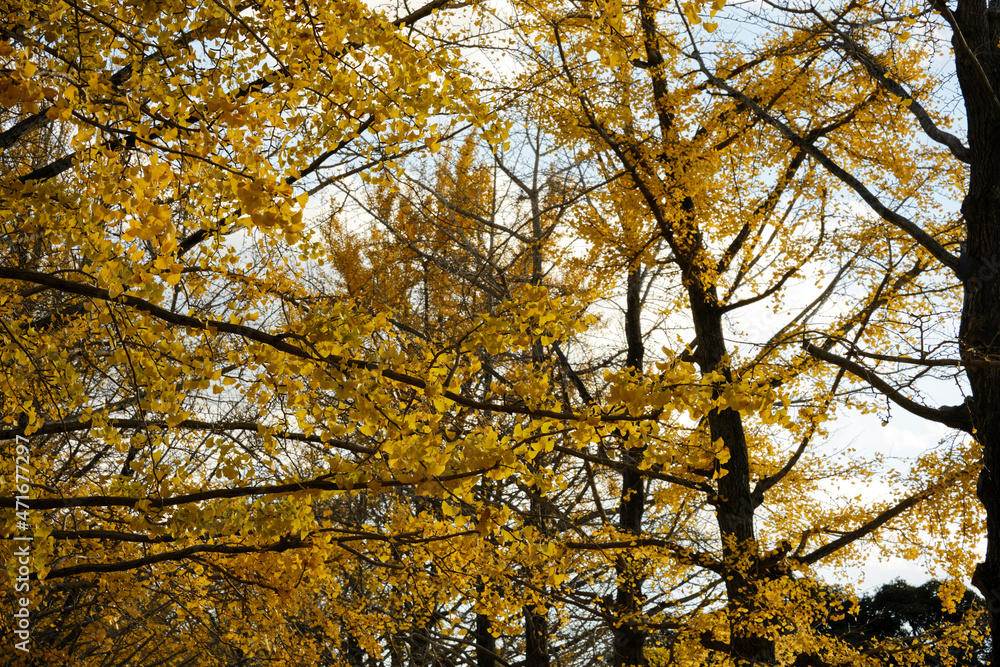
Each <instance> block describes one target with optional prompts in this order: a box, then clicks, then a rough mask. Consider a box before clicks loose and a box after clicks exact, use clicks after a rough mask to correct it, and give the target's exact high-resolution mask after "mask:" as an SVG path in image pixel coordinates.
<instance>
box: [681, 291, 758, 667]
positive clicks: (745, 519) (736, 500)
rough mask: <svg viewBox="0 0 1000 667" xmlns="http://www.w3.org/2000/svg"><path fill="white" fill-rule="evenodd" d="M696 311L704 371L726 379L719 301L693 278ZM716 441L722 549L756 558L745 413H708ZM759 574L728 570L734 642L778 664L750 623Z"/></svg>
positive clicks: (743, 656) (740, 658)
mask: <svg viewBox="0 0 1000 667" xmlns="http://www.w3.org/2000/svg"><path fill="white" fill-rule="evenodd" d="M688 293H689V295H690V298H691V312H692V315H693V316H694V327H695V336H696V339H697V343H698V347H697V350H696V351H695V355H694V357H695V361H696V362H697V363H698V366H699V368H700V370H701V372H702V373H705V374H707V373H711V372H713V371H714V372H718V373H721V374H722V376H723V377H724V379H725V381H726V382H731V381H732V379H733V378H732V372H731V370H730V367H729V364H728V362H727V361H726V343H725V338H724V336H723V328H722V313H721V311H720V310H719V309H718V308H717V307H716V306H715V305H714V304H715V303H716V297H715V293H714V289H711V290H708V291H705V290H703V289H701V288H700V283H699V282H698V281H697V279H696V280H695V281H692V283H691V285H690V286H689V288H688ZM708 425H709V432H710V437H711V438H712V442H715V441H717V440H720V439H721V440H722V442H723V444H724V445H725V446H726V447H727V448H728V449H729V461H728V462H727V463H726V464H725V465H724V466H722V470H723V471H724V472H725V474H724V475H723V476H722V477H721V478H720V479H719V481H718V492H719V497H718V499H717V508H716V521H717V522H718V526H719V534H720V536H721V537H722V553H723V557H724V559H725V562H726V564H727V565H729V566H731V565H732V564H734V563H736V562H743V563H746V564H748V565H749V566H750V567H751V568H753V566H754V565H755V564H756V563H757V560H758V553H757V538H756V536H755V535H754V529H753V515H754V505H753V500H752V498H751V489H750V455H749V451H748V449H747V441H746V434H745V432H744V430H743V422H742V420H741V418H740V414H739V413H738V412H736V411H734V410H728V409H727V410H721V411H720V410H713V411H712V412H711V413H709V415H708ZM757 591H758V588H757V582H756V581H755V573H754V572H752V571H746V570H745V569H737V568H733V569H731V570H730V571H728V572H727V578H726V597H727V602H728V607H729V625H730V628H729V647H730V652H731V655H732V658H733V659H734V661H735V662H736V664H738V665H744V664H750V665H752V664H756V663H760V664H768V665H770V664H774V662H775V654H774V642H772V641H770V640H768V639H767V638H765V637H763V636H760V635H759V634H758V632H756V631H755V630H754V628H753V626H751V625H749V624H748V623H747V616H748V612H752V611H753V610H754V608H755V607H756V606H757V603H756V596H757Z"/></svg>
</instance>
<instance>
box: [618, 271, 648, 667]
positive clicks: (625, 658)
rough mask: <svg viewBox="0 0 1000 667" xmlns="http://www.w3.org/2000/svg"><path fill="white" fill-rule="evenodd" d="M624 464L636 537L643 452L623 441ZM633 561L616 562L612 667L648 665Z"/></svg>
mask: <svg viewBox="0 0 1000 667" xmlns="http://www.w3.org/2000/svg"><path fill="white" fill-rule="evenodd" d="M641 291H642V271H641V269H640V267H639V266H634V267H632V268H630V269H629V273H628V282H627V288H626V307H625V339H626V341H627V343H628V352H627V354H626V359H625V367H626V368H627V369H632V370H633V371H634V372H636V373H641V372H642V367H643V358H644V356H645V347H644V345H643V341H642V325H641V322H640V316H641V314H642V300H641ZM622 443H623V454H622V462H623V463H625V464H626V465H627V466H629V467H628V468H626V469H625V470H623V471H622V492H621V500H620V504H619V506H618V527H619V528H621V529H622V530H623V531H625V532H628V533H631V534H633V535H639V534H641V533H642V515H643V513H644V512H645V505H646V489H645V485H644V483H643V477H642V473H641V472H639V471H638V470H637V469H636V468H637V467H638V465H639V464H640V463H641V462H642V457H643V449H642V448H632V449H628V448H626V447H625V445H626V442H625V439H624V438H622ZM629 563H631V560H630V559H629V558H627V557H625V556H620V557H619V558H618V560H617V562H616V563H615V573H616V574H617V575H618V576H617V579H618V582H619V583H618V590H617V591H616V595H615V612H616V616H617V623H616V625H615V627H614V628H613V632H614V646H613V654H612V665H613V667H635V666H637V665H646V664H647V663H646V658H645V646H646V635H647V631H646V629H645V628H644V627H643V626H642V625H641V624H640V623H639V617H640V615H641V613H642V585H643V579H642V578H641V577H640V576H639V574H638V573H637V572H636V571H635V570H634V569H632V568H629Z"/></svg>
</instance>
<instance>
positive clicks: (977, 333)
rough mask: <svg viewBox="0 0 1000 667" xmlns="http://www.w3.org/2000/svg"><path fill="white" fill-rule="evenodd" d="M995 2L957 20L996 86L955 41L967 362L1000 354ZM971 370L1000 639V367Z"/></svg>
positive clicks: (990, 586)
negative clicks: (962, 112) (963, 174)
mask: <svg viewBox="0 0 1000 667" xmlns="http://www.w3.org/2000/svg"><path fill="white" fill-rule="evenodd" d="M990 5H991V6H990V7H987V4H986V2H985V1H984V0H976V1H970V0H960V2H959V3H958V9H957V10H956V12H955V17H956V19H957V22H958V25H959V27H960V29H961V32H962V36H964V38H965V42H966V43H967V44H968V47H969V50H971V52H972V53H974V54H976V56H975V58H976V60H978V65H979V66H980V67H981V68H982V70H981V72H982V74H985V75H986V77H987V79H988V80H989V83H990V86H991V87H992V91H990V90H989V89H988V88H987V87H986V86H985V85H984V82H983V80H982V75H981V73H980V71H977V69H978V68H977V66H976V62H975V60H973V58H972V57H970V55H969V54H968V53H967V52H966V50H965V48H963V46H962V44H961V42H960V40H959V39H958V37H957V36H956V38H955V39H954V40H953V41H954V45H955V66H956V71H957V73H958V81H959V84H960V85H961V87H962V95H963V97H964V98H965V108H966V113H967V116H968V123H969V134H968V137H969V149H970V151H971V165H970V172H969V191H968V194H967V195H966V197H965V201H964V202H963V203H962V215H963V216H964V218H965V223H966V243H965V248H964V251H963V256H962V265H963V268H964V271H965V275H963V276H962V278H963V282H964V286H965V299H964V304H963V308H962V323H961V327H960V329H959V344H960V347H961V353H962V359H963V360H965V361H973V360H981V359H983V358H989V359H1000V114H998V112H997V109H996V92H997V91H998V90H1000V48H998V38H1000V6H997V3H996V0H994V1H993V2H991V3H990ZM991 97H992V99H991ZM966 372H967V374H968V378H969V384H970V385H971V388H972V398H971V400H969V402H968V405H969V409H970V410H971V413H972V424H973V426H974V428H975V431H976V433H975V437H976V439H977V440H978V441H979V442H980V444H982V446H983V471H982V473H981V474H980V476H979V484H978V488H977V495H978V496H979V500H980V501H981V502H982V503H983V506H984V507H985V508H986V530H987V546H986V559H985V560H984V562H982V563H980V564H979V565H978V566H977V567H976V573H975V576H974V577H973V582H972V583H973V584H974V585H975V586H976V587H977V588H978V589H979V590H980V592H981V593H982V594H983V596H984V597H985V598H986V603H987V609H988V610H989V618H990V630H991V633H992V636H993V637H1000V369H998V368H996V367H992V368H990V367H982V366H968V367H967V371H966ZM991 663H992V664H994V665H1000V642H997V641H995V640H994V642H993V649H992V656H991Z"/></svg>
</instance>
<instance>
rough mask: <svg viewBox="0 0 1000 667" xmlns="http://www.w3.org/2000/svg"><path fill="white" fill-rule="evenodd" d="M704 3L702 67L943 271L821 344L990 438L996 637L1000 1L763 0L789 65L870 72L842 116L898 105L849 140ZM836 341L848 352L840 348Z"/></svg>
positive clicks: (919, 409)
mask: <svg viewBox="0 0 1000 667" xmlns="http://www.w3.org/2000/svg"><path fill="white" fill-rule="evenodd" d="M690 7H692V8H693V9H692V11H691V13H690V14H689V16H688V17H687V26H686V39H685V38H681V39H678V40H677V42H676V46H677V48H678V49H679V50H680V51H681V52H683V53H684V54H685V56H686V57H687V59H688V60H689V62H690V63H691V64H692V66H693V67H696V68H697V69H698V70H699V72H700V74H701V76H702V80H703V81H705V82H706V83H707V84H708V85H710V86H711V87H712V88H713V89H715V90H717V91H719V92H721V93H723V94H725V95H727V96H729V97H730V98H731V99H733V100H734V101H736V102H737V103H738V104H740V106H741V108H742V110H743V111H744V112H745V113H746V114H749V115H750V116H752V117H754V118H756V119H757V120H758V122H762V123H766V124H767V125H769V126H770V127H772V128H773V129H774V130H775V132H777V133H778V134H779V136H780V138H781V141H783V142H788V143H789V144H791V145H793V146H794V147H795V149H797V150H800V151H803V152H805V153H806V154H808V155H809V156H810V158H811V159H812V160H814V161H815V162H816V163H818V164H820V165H822V167H823V169H824V170H825V171H826V172H827V173H828V174H830V175H831V176H832V177H833V178H835V179H836V180H837V181H838V182H839V185H840V188H841V189H842V190H844V191H846V192H848V193H850V196H851V197H853V198H854V199H855V200H856V201H858V202H859V203H863V205H864V207H865V208H866V209H867V210H868V211H869V212H870V213H869V217H871V218H873V219H875V220H877V221H878V223H879V224H880V230H879V231H880V235H881V237H882V238H897V239H901V240H902V241H903V242H904V243H908V244H910V245H911V246H912V247H913V248H914V249H915V254H916V257H917V259H916V262H915V266H914V269H916V267H917V265H919V266H921V267H924V268H923V270H925V271H932V272H933V273H934V274H936V276H937V279H936V290H935V295H934V296H933V298H932V297H927V298H925V299H924V300H923V302H922V303H918V304H915V305H914V306H912V307H911V309H908V310H909V312H907V315H908V317H906V318H901V319H897V320H895V321H894V322H892V325H893V327H894V328H895V329H896V331H892V329H891V328H889V329H887V331H886V333H887V334H888V335H887V336H883V337H882V340H881V341H880V340H862V341H858V340H846V341H845V340H837V339H835V338H827V339H826V341H825V342H826V344H827V345H829V346H828V347H825V349H824V348H822V347H819V346H815V345H810V346H808V347H807V350H808V352H809V353H810V354H811V355H812V356H814V357H815V358H817V359H819V360H822V361H823V362H824V363H827V364H830V365H832V366H833V367H835V368H838V369H840V370H841V371H842V372H847V373H850V374H851V375H852V376H854V377H855V378H857V379H858V380H859V381H860V382H862V383H865V384H868V385H869V386H870V387H872V388H873V389H875V390H876V391H877V392H879V393H881V394H882V395H883V396H885V397H886V399H887V400H888V401H891V402H892V403H893V404H895V405H897V406H899V407H901V408H902V409H904V410H907V411H909V412H911V413H913V414H915V415H917V416H919V417H921V418H924V419H927V420H930V421H934V422H938V423H940V424H944V425H945V426H948V427H950V428H953V429H958V430H960V431H963V432H965V433H966V434H968V435H969V436H971V438H972V439H974V440H975V442H976V443H977V444H978V446H979V447H980V448H981V458H979V459H978V460H979V464H980V472H979V474H978V480H977V484H976V487H975V490H974V497H976V498H977V499H978V500H979V501H980V502H981V503H982V506H983V508H984V509H985V513H986V520H985V526H986V528H987V533H988V541H987V547H986V555H985V559H984V560H983V562H981V563H979V564H977V565H976V567H975V570H974V572H971V573H970V574H971V581H972V583H973V584H974V585H975V587H976V588H978V589H979V591H980V592H981V593H982V595H983V596H984V597H985V599H986V600H987V605H986V606H987V609H988V611H989V614H990V627H991V630H992V632H993V633H994V634H995V633H996V632H997V631H998V630H1000V605H998V602H1000V592H998V591H1000V588H998V586H1000V584H998V582H1000V552H998V544H1000V541H998V540H1000V534H998V524H997V521H998V518H1000V505H998V502H1000V500H998V499H1000V486H998V484H1000V481H998V479H997V477H996V475H995V474H994V473H993V472H992V471H993V470H994V469H995V467H996V463H995V462H996V457H997V452H998V447H1000V445H998V443H997V440H996V438H997V433H998V430H997V424H998V413H997V409H996V406H997V397H998V391H1000V390H998V387H1000V385H998V378H1000V375H998V368H997V362H996V355H997V353H998V351H997V344H998V339H997V332H998V331H1000V321H998V319H997V318H998V317H1000V315H998V313H1000V311H998V309H997V307H996V304H997V300H998V297H1000V292H998V290H1000V286H998V279H997V278H998V272H997V261H996V257H997V250H998V246H997V244H998V238H1000V237H998V236H997V233H996V229H997V217H996V216H997V215H998V214H997V206H996V196H997V192H998V191H1000V181H998V180H997V179H998V178H1000V175H998V174H1000V170H998V169H997V156H998V155H1000V144H998V135H997V131H998V129H997V128H998V127H1000V125H998V123H997V121H998V119H1000V96H998V93H997V90H998V86H1000V69H998V62H1000V61H998V52H997V49H998V48H1000V47H998V39H997V36H998V33H997V8H996V7H995V6H994V4H993V3H986V2H975V1H972V2H970V1H966V0H958V2H955V3H949V2H944V1H935V2H928V3H888V4H884V5H879V6H877V7H876V6H865V5H860V4H858V3H843V4H836V3H835V4H834V5H831V6H829V7H824V8H822V9H821V8H819V7H816V6H813V5H810V4H807V3H794V2H793V3H767V6H766V7H762V8H761V12H760V13H759V14H757V15H756V16H758V17H759V18H760V19H761V20H769V21H770V20H776V21H777V22H779V23H780V24H781V25H783V26H786V28H787V31H788V33H790V34H791V35H792V36H791V37H790V38H789V37H788V35H787V34H786V35H785V36H784V39H783V40H782V41H780V43H779V42H775V43H774V46H773V47H772V48H773V49H775V51H777V50H780V51H782V52H784V54H787V57H786V58H785V59H784V62H785V66H786V68H787V69H786V71H787V73H788V76H789V78H793V79H800V80H801V79H808V78H811V77H812V76H813V75H814V73H815V72H817V71H818V70H819V69H821V68H824V67H829V66H831V65H834V64H835V66H836V67H837V68H838V69H839V71H841V72H842V73H843V75H844V76H847V77H851V78H852V79H853V80H854V81H856V82H857V83H856V85H855V86H854V87H853V88H851V89H844V90H840V91H838V92H840V95H839V98H838V99H836V100H833V101H832V102H833V103H832V104H831V105H830V106H829V107H828V108H826V109H824V113H826V114H829V113H836V110H837V109H843V108H845V107H846V106H847V105H849V104H851V103H852V102H851V100H852V99H853V98H855V97H856V96H857V95H859V94H860V95H869V96H872V97H877V98H879V99H881V100H883V101H884V103H885V104H886V105H887V108H886V111H885V113H883V114H879V115H871V116H858V117H856V118H853V119H851V121H850V123H849V124H848V125H847V128H848V129H850V130H852V131H853V133H854V134H856V135H857V136H859V137H861V138H862V139H863V142H864V143H863V144H862V146H861V147H860V149H858V150H855V151H851V152H842V151H841V150H840V148H841V147H840V146H837V145H834V144H831V143H827V142H825V141H822V140H818V139H817V138H815V137H810V136H808V135H807V134H805V133H803V132H802V131H801V127H800V126H799V119H798V118H793V117H791V116H789V115H786V114H784V113H781V112H780V111H779V110H776V109H772V108H769V107H768V105H767V104H766V103H764V102H765V100H764V98H762V97H761V96H759V95H758V94H756V92H755V91H754V89H753V87H752V86H748V85H747V82H746V81H741V80H737V79H731V78H730V76H729V72H731V71H732V68H731V66H730V64H729V63H728V62H726V61H725V60H721V61H717V60H716V59H715V57H714V54H711V53H710V52H708V50H706V49H704V48H701V47H700V46H699V45H698V44H697V42H696V40H695V38H694V34H695V31H696V30H697V29H696V28H694V24H696V23H698V22H699V21H700V18H699V17H698V16H697V10H696V8H695V6H694V5H690ZM748 16H754V15H752V14H751V15H748ZM751 48H752V49H753V50H754V52H757V47H756V46H754V47H751ZM814 94H815V90H813V91H810V92H809V96H810V97H812V96H814ZM956 116H957V117H956ZM904 312H906V311H904ZM893 334H895V335H893ZM886 338H890V339H891V338H894V340H892V341H891V346H890V347H889V348H888V349H885V348H884V347H881V346H880V345H879V344H880V343H884V342H885V339H886ZM831 343H832V345H830V344H831ZM835 346H840V348H841V349H840V350H839V351H837V352H835V351H834V349H833V348H834V347H835ZM880 348H881V349H880ZM947 369H958V372H959V375H958V377H957V380H958V385H959V389H960V391H961V394H964V399H959V400H958V401H956V400H955V399H954V398H952V399H947V398H943V397H942V398H938V397H935V396H933V394H932V397H931V398H929V399H923V398H922V397H921V396H914V389H915V388H919V387H921V383H919V380H920V379H921V378H922V377H926V376H928V375H930V376H931V377H933V376H934V374H935V373H947V372H948V371H947ZM950 375H951V376H954V373H952V374H950ZM887 376H888V377H887ZM893 376H895V377H893ZM923 386H924V387H926V386H927V385H926V383H923ZM925 391H927V390H926V389H925ZM934 403H937V404H938V405H940V407H935V406H934V405H933V404H934ZM941 404H943V405H941ZM970 491H971V490H970ZM969 496H970V499H971V497H973V493H971V492H970V493H969ZM994 646H995V645H994ZM995 651H996V649H994V652H993V654H992V655H991V660H992V661H993V662H996V660H997V658H996V656H997V653H996V652H995Z"/></svg>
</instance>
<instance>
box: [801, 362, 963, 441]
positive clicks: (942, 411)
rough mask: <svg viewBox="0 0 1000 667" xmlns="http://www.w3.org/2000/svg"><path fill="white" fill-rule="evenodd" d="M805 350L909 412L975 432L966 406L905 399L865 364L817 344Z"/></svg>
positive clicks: (951, 426) (952, 426)
mask: <svg viewBox="0 0 1000 667" xmlns="http://www.w3.org/2000/svg"><path fill="white" fill-rule="evenodd" d="M803 347H804V349H805V351H806V352H808V353H809V354H811V355H812V356H814V357H816V358H817V359H821V360H823V361H825V362H827V363H831V364H833V365H834V366H837V367H839V368H843V369H844V370H846V371H847V372H848V373H851V374H852V375H854V376H855V377H858V378H861V379H862V380H864V381H866V382H867V383H868V384H870V385H871V386H872V387H874V388H875V389H877V390H878V391H880V392H881V393H882V394H884V395H885V397H886V398H888V399H889V400H890V401H892V402H893V403H895V404H896V405H898V406H899V407H901V408H903V409H904V410H906V411H907V412H912V413H913V414H915V415H917V416H918V417H923V418H924V419H928V420H930V421H935V422H938V423H940V424H944V425H945V426H948V427H950V428H957V429H960V430H962V431H965V432H966V433H972V417H971V415H970V414H969V409H968V408H967V407H966V406H965V405H948V406H945V407H941V408H932V407H929V406H926V405H923V404H921V403H917V402H916V401H914V400H912V399H909V398H906V397H905V396H903V395H902V394H901V393H900V392H899V390H898V389H896V388H895V387H893V386H892V385H891V384H889V383H888V382H886V381H885V380H883V379H882V378H881V377H879V376H878V375H877V374H876V373H875V372H874V371H871V370H869V369H867V368H865V367H864V366H862V365H861V364H857V363H855V362H853V361H850V360H849V359H845V358H844V357H841V356H838V355H836V354H833V353H832V352H828V351H826V350H824V349H823V348H821V347H817V346H816V345H813V344H812V343H806V344H805V345H804V346H803Z"/></svg>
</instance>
